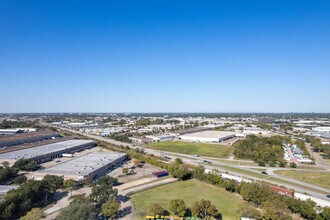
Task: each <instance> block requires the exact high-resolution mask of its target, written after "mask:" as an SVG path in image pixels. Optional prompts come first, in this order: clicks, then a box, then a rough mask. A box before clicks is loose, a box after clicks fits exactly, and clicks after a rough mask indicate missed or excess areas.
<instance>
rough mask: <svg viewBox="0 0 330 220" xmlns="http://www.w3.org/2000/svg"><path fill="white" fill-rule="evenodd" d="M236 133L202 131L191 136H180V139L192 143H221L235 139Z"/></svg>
mask: <svg viewBox="0 0 330 220" xmlns="http://www.w3.org/2000/svg"><path fill="white" fill-rule="evenodd" d="M235 136H236V135H235V133H234V132H229V131H201V132H195V133H191V134H185V135H180V136H179V139H181V140H184V141H191V142H212V143H219V142H223V141H225V140H228V139H231V138H233V137H235Z"/></svg>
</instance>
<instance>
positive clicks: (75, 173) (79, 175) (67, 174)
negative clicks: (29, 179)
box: [35, 152, 127, 181]
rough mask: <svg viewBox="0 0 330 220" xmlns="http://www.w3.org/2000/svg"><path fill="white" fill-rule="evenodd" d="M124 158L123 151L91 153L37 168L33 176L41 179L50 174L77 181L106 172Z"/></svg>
mask: <svg viewBox="0 0 330 220" xmlns="http://www.w3.org/2000/svg"><path fill="white" fill-rule="evenodd" d="M126 158H127V156H126V154H124V153H117V152H107V153H105V152H102V153H91V154H87V155H85V156H82V157H79V158H77V159H73V160H69V161H67V162H64V163H62V164H58V165H56V166H53V167H50V168H47V169H44V170H39V171H37V172H35V177H36V178H37V179H38V178H40V179H41V178H42V177H43V176H44V175H47V174H51V175H58V176H63V177H64V178H65V179H74V180H78V181H79V180H84V179H86V178H92V179H94V178H96V177H98V176H101V175H104V174H106V173H108V172H109V171H110V170H112V169H114V168H115V167H116V166H118V165H120V164H121V163H122V162H123V161H125V160H126Z"/></svg>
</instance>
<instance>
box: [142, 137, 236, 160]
mask: <svg viewBox="0 0 330 220" xmlns="http://www.w3.org/2000/svg"><path fill="white" fill-rule="evenodd" d="M148 147H149V148H153V149H156V150H158V149H159V150H163V151H169V152H175V153H183V154H191V155H194V154H196V155H200V156H209V157H219V158H228V157H229V156H230V155H232V153H233V150H234V148H233V147H230V146H225V145H220V144H204V143H189V142H172V141H165V142H159V143H152V144H149V146H148Z"/></svg>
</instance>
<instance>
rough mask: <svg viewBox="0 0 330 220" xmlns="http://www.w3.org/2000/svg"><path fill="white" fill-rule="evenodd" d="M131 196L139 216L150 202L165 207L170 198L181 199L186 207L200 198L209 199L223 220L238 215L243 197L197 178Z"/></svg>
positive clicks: (234, 217)
mask: <svg viewBox="0 0 330 220" xmlns="http://www.w3.org/2000/svg"><path fill="white" fill-rule="evenodd" d="M131 198H132V202H133V204H134V207H135V208H136V209H137V211H138V212H139V213H140V215H141V216H143V215H144V214H145V210H147V211H148V207H150V205H151V204H152V203H159V204H160V205H161V206H162V207H163V208H164V209H167V207H168V205H169V202H170V200H171V199H182V200H184V201H185V203H186V205H187V206H188V207H190V206H191V205H192V204H193V203H194V202H195V201H198V200H200V199H209V200H210V201H211V202H212V204H214V205H215V206H216V207H217V209H218V210H219V211H220V212H221V214H222V217H223V219H224V220H227V219H228V220H230V219H233V220H234V219H238V217H240V214H241V212H240V208H239V207H240V206H241V205H242V204H243V199H242V198H241V197H240V196H239V195H238V194H234V193H230V192H227V191H226V190H224V189H222V188H218V187H215V186H212V185H210V184H206V183H203V182H199V181H198V180H189V181H179V182H175V183H171V184H167V185H163V186H159V187H156V188H153V189H149V190H146V191H143V192H139V193H137V194H134V195H132V196H131Z"/></svg>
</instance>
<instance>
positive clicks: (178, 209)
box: [168, 199, 187, 217]
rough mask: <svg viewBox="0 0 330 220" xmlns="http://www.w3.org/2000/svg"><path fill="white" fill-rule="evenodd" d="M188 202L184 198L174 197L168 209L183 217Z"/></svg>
mask: <svg viewBox="0 0 330 220" xmlns="http://www.w3.org/2000/svg"><path fill="white" fill-rule="evenodd" d="M186 209H187V207H186V203H185V202H184V201H183V200H182V199H172V200H171V201H170V205H169V207H168V210H169V211H170V212H171V213H173V214H174V215H176V216H180V217H183V216H184V215H185V214H186Z"/></svg>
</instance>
